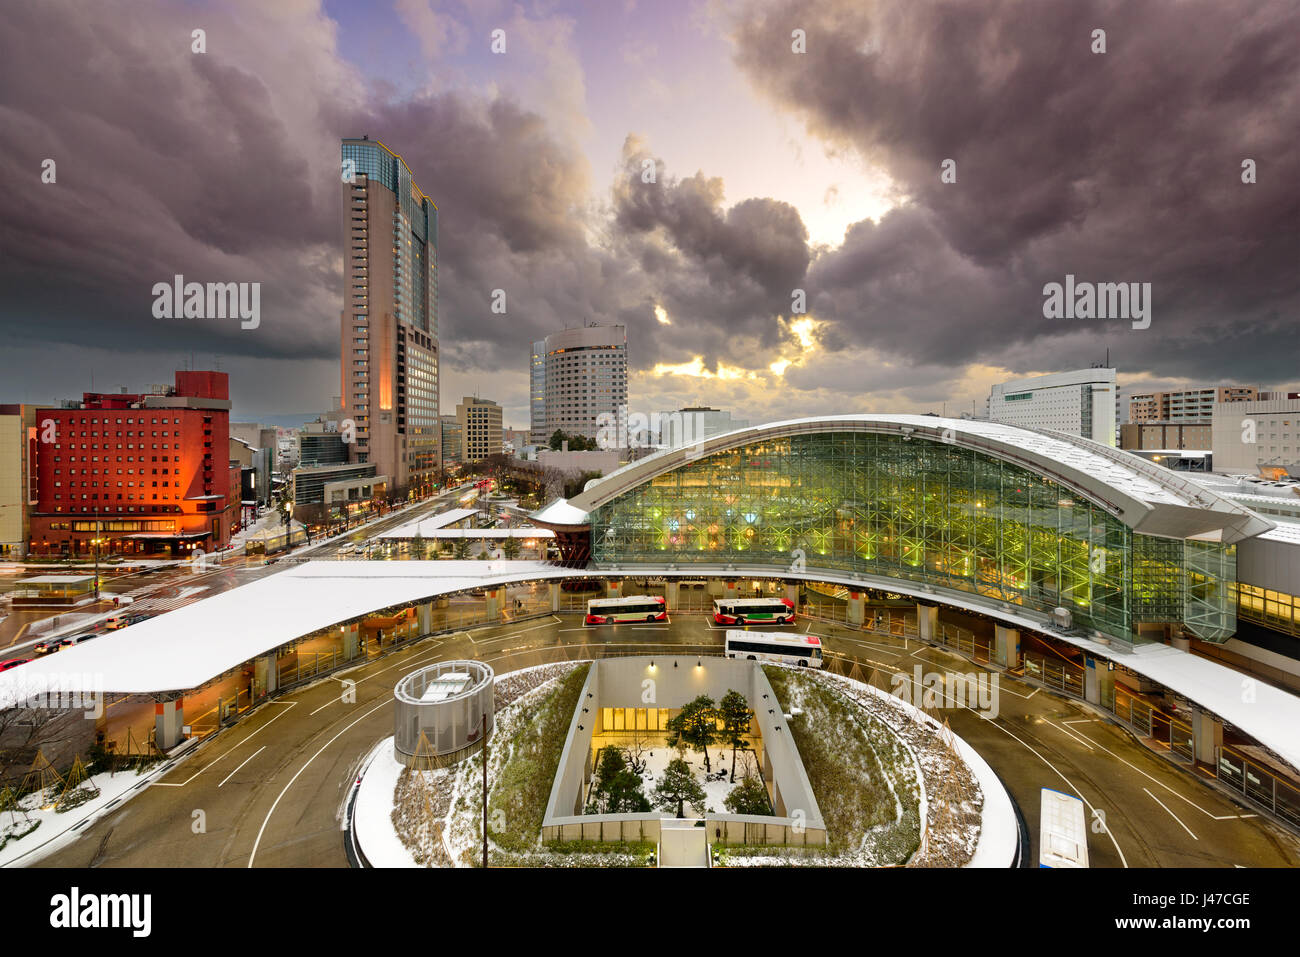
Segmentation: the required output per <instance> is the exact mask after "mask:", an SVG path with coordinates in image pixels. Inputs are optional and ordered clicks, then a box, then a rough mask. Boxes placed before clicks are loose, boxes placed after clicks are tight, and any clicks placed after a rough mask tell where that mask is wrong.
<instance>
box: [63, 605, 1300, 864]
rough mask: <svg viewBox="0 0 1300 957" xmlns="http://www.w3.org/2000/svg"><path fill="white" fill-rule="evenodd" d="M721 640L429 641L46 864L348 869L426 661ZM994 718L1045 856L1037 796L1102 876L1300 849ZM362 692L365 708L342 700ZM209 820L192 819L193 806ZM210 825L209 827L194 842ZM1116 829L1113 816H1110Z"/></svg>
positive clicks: (287, 706)
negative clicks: (405, 691)
mask: <svg viewBox="0 0 1300 957" xmlns="http://www.w3.org/2000/svg"><path fill="white" fill-rule="evenodd" d="M790 627H791V629H797V630H801V631H802V630H811V631H812V632H813V633H816V634H820V635H822V636H823V637H825V638H826V639H827V641H826V649H827V652H828V654H829V655H837V656H843V657H842V661H843V662H844V664H845V665H846V666H848V667H852V665H853V664H854V663H856V664H857V666H858V668H859V669H860V671H861V673H862V674H863V675H864V676H865V675H869V674H870V672H871V670H872V669H876V670H877V671H878V675H879V676H878V678H877V684H884V686H885V687H889V682H888V680H887V679H888V676H890V675H893V674H896V673H899V672H902V673H903V674H906V675H908V676H910V675H912V673H913V669H914V667H915V666H917V665H920V666H922V668H923V669H924V670H925V671H926V672H935V671H938V672H942V671H945V670H952V671H957V672H961V673H968V672H979V671H983V670H984V669H982V668H980V667H979V666H976V665H973V664H971V663H969V662H966V661H965V660H963V659H961V658H959V657H957V656H956V655H953V654H951V653H949V652H947V651H945V650H941V649H937V648H934V647H931V646H929V645H924V644H920V643H918V642H917V641H915V640H911V641H905V640H903V639H896V638H891V637H887V636H879V635H873V634H864V633H862V632H859V631H856V630H850V629H847V628H844V627H841V626H838V625H831V624H826V623H823V622H809V621H803V620H801V621H799V622H797V623H796V624H795V625H792V626H790ZM723 632H724V630H723V629H721V628H718V627H717V626H715V625H714V624H713V622H712V621H711V620H710V619H709V618H708V617H707V616H705V615H703V614H686V613H678V614H674V615H673V616H672V620H671V621H669V622H668V623H666V624H658V625H650V624H647V625H630V626H629V625H623V626H601V627H595V628H588V627H584V626H583V625H582V624H581V618H580V617H579V616H578V615H575V614H560V615H547V616H543V617H539V618H535V619H531V620H524V621H520V622H516V623H507V624H504V625H499V626H492V627H487V628H482V629H476V630H474V631H473V632H469V633H466V632H458V633H455V634H452V635H446V636H442V637H436V638H430V639H426V640H424V641H420V642H418V643H416V644H414V645H411V646H407V647H405V648H403V649H401V650H399V651H397V652H394V653H392V654H389V655H386V656H384V657H382V658H379V659H376V660H372V661H371V662H369V663H367V664H364V665H361V666H359V667H357V668H355V669H352V670H351V671H349V672H346V673H342V674H335V675H332V676H330V677H328V678H326V679H323V680H321V681H319V682H317V683H315V684H312V685H310V686H308V687H305V688H302V689H298V690H296V691H294V692H292V693H290V694H287V695H285V696H283V697H281V698H277V699H275V700H274V701H271V702H270V703H268V704H266V705H264V706H262V707H261V708H259V709H258V710H257V711H256V712H255V713H254V714H253V715H251V716H250V717H248V718H247V719H245V720H243V721H241V722H239V723H238V724H236V725H235V726H233V727H232V728H230V729H228V730H226V731H223V732H221V733H220V734H218V735H216V736H214V737H213V738H211V739H210V740H209V741H208V742H206V743H205V744H204V745H202V746H201V747H200V748H199V749H198V750H197V752H196V753H194V754H193V755H192V756H190V757H188V758H187V759H185V760H183V761H181V762H180V763H179V764H178V766H177V767H175V768H174V769H173V770H171V771H169V772H168V773H167V774H165V775H164V776H162V777H161V778H159V779H158V780H156V781H155V782H154V783H153V784H151V785H150V786H149V787H148V788H146V789H144V790H143V791H142V792H141V793H140V794H138V796H136V797H134V798H133V799H132V800H131V801H130V802H128V803H127V804H124V805H123V806H122V807H121V808H120V809H118V810H116V811H114V812H113V813H111V814H109V815H108V816H107V817H105V818H103V819H101V820H99V821H98V822H97V823H95V824H94V825H93V826H91V827H89V828H87V829H86V830H85V831H84V833H82V834H81V836H80V837H78V838H77V839H76V842H75V843H73V844H71V845H69V846H67V847H65V848H63V849H61V850H59V851H58V852H56V853H53V854H51V855H50V856H48V857H46V858H45V859H43V860H41V861H40V862H39V864H40V865H41V866H58V867H82V866H159V865H161V866H191V867H246V866H258V867H273V866H275V867H278V866H321V867H344V866H347V858H346V855H345V852H344V845H343V834H342V833H341V826H342V825H341V821H342V809H343V806H344V803H345V801H346V798H347V795H348V791H349V788H350V787H351V785H352V783H353V781H354V780H355V779H356V775H357V771H358V767H359V764H360V762H361V761H362V759H363V758H364V756H365V755H366V754H367V753H368V752H369V751H370V749H371V748H372V747H373V745H374V744H375V742H377V741H378V740H380V739H381V738H383V737H385V736H387V735H389V734H391V733H392V721H393V717H392V688H393V685H394V684H395V683H396V681H397V679H398V678H400V677H401V676H402V675H404V674H406V673H407V672H409V671H412V670H414V669H416V668H418V667H420V666H422V665H425V664H428V663H430V662H435V661H438V660H443V659H455V658H463V657H473V658H478V659H480V660H483V661H486V662H488V663H490V664H491V665H492V666H493V668H495V669H496V670H497V671H498V673H502V672H507V671H511V670H515V669H518V668H522V667H528V666H531V665H536V664H540V663H544V662H549V661H559V660H567V659H576V658H578V657H585V656H588V655H590V654H592V653H593V650H594V649H599V650H600V652H601V653H603V654H609V653H611V652H613V651H614V650H615V649H617V650H619V651H626V652H627V653H629V654H654V653H665V652H668V651H673V652H676V653H683V652H684V653H686V654H691V653H700V654H718V653H720V650H721V643H722V637H723ZM999 678H1000V710H999V713H998V715H997V716H996V718H986V717H984V716H981V715H979V714H976V713H975V712H972V711H969V710H965V709H953V710H949V711H945V712H943V716H944V717H947V718H948V720H949V722H950V724H951V726H952V728H953V729H954V730H955V731H956V732H957V733H958V734H960V735H962V736H963V737H964V738H965V739H966V740H967V741H969V742H970V743H971V744H972V745H973V746H974V747H975V748H977V749H978V750H979V752H980V753H981V754H982V755H983V756H984V758H985V759H986V760H987V761H988V762H989V764H990V765H992V767H993V768H994V769H995V770H996V771H997V772H998V774H999V775H1000V776H1001V777H1002V779H1003V781H1004V782H1005V783H1006V785H1007V787H1008V789H1009V790H1010V792H1011V794H1012V796H1013V797H1014V798H1015V800H1016V801H1017V802H1018V804H1019V806H1020V808H1021V810H1022V812H1023V814H1024V816H1025V819H1026V822H1027V824H1028V828H1029V832H1030V834H1031V836H1032V839H1033V841H1034V843H1035V847H1034V848H1033V851H1034V855H1035V859H1036V855H1037V847H1036V843H1037V835H1038V819H1037V816H1038V797H1039V789H1040V788H1043V787H1051V788H1056V789H1060V790H1063V791H1067V792H1071V793H1077V794H1079V795H1080V796H1081V797H1082V798H1083V800H1084V801H1085V802H1086V804H1087V807H1088V809H1089V814H1090V815H1091V819H1092V821H1093V822H1094V823H1093V826H1092V833H1090V835H1089V853H1090V855H1091V859H1092V865H1093V866H1094V867H1125V866H1127V867H1170V866H1183V867H1231V866H1242V867H1283V866H1295V865H1296V864H1297V863H1300V842H1297V840H1296V839H1295V837H1294V836H1292V835H1291V834H1290V833H1289V832H1286V831H1284V830H1283V829H1282V828H1280V827H1279V826H1277V825H1275V824H1273V823H1272V822H1270V821H1268V820H1266V819H1265V818H1263V817H1261V816H1258V815H1257V814H1256V813H1254V812H1253V811H1252V810H1250V809H1248V808H1246V807H1245V806H1243V805H1241V804H1239V803H1237V802H1235V801H1233V800H1231V799H1230V798H1229V797H1227V796H1226V795H1225V794H1224V793H1223V792H1221V791H1219V790H1216V789H1215V788H1214V787H1212V786H1210V785H1209V784H1207V783H1204V782H1202V781H1200V780H1198V779H1195V778H1193V777H1192V775H1191V774H1189V773H1188V772H1186V771H1183V770H1180V769H1178V768H1176V767H1174V766H1173V765H1172V764H1171V763H1170V762H1169V761H1167V760H1166V759H1164V758H1163V757H1161V756H1159V755H1157V754H1155V753H1153V752H1152V751H1150V750H1149V749H1148V748H1146V747H1145V746H1143V745H1142V744H1141V743H1140V742H1138V741H1137V740H1136V739H1135V738H1134V737H1133V736H1132V735H1130V734H1129V733H1128V732H1127V731H1126V730H1124V729H1123V728H1121V727H1119V726H1118V725H1116V724H1114V723H1113V722H1111V721H1108V720H1107V719H1106V718H1104V717H1103V716H1102V715H1101V714H1100V713H1099V712H1096V711H1094V710H1092V709H1090V708H1088V707H1086V706H1084V705H1082V704H1081V703H1079V702H1077V701H1074V700H1067V699H1064V698H1061V697H1059V696H1057V695H1055V694H1053V693H1052V692H1050V691H1048V690H1046V689H1043V688H1040V687H1038V686H1037V685H1034V684H1033V683H1030V682H1025V681H1022V680H1019V679H1016V678H1008V677H1006V676H1005V675H999ZM345 681H350V682H355V703H351V704H347V703H344V701H343V700H342V698H343V695H342V691H343V689H344V687H345V686H344V684H343V683H344V682H345ZM200 811H201V812H202V815H198V812H200ZM199 817H201V818H202V820H203V822H204V828H205V830H204V831H203V832H202V833H196V832H195V821H196V820H197V819H198V818H199ZM1103 820H1104V824H1103V823H1102V821H1103Z"/></svg>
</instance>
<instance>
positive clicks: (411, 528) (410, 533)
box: [375, 508, 479, 538]
mask: <svg viewBox="0 0 1300 957" xmlns="http://www.w3.org/2000/svg"><path fill="white" fill-rule="evenodd" d="M478 512H479V510H478V509H476V508H451V509H448V510H447V511H445V512H439V513H438V514H437V515H428V516H425V517H424V518H417V519H416V520H415V521H413V522H407V523H405V524H404V525H398V526H397V527H396V528H392V529H389V530H388V531H386V532H381V533H380V534H378V535H376V536H375V538H415V536H416V535H420V536H425V535H427V534H428V533H429V532H431V531H433V530H434V529H438V528H446V527H447V526H448V525H455V524H456V523H457V522H463V521H465V519H467V518H473V517H474V516H475V515H477V514H478Z"/></svg>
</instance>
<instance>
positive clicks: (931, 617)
mask: <svg viewBox="0 0 1300 957" xmlns="http://www.w3.org/2000/svg"><path fill="white" fill-rule="evenodd" d="M916 627H917V631H918V633H919V635H920V637H921V640H922V641H937V640H938V636H939V606H938V605H923V604H921V603H920V602H919V601H918V602H917V603H916Z"/></svg>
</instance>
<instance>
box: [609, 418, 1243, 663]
mask: <svg viewBox="0 0 1300 957" xmlns="http://www.w3.org/2000/svg"><path fill="white" fill-rule="evenodd" d="M591 540H592V557H593V559H594V561H595V562H596V563H597V564H604V563H613V562H619V563H631V564H636V563H647V564H656V565H662V564H666V563H669V562H674V563H677V564H679V565H682V564H689V563H691V562H700V563H709V564H719V563H734V564H735V565H737V567H740V566H742V565H765V566H777V567H780V568H787V569H788V568H791V567H792V566H793V567H798V563H799V560H800V559H801V558H802V559H803V564H806V566H807V567H809V568H826V569H835V570H841V571H848V572H854V571H859V572H862V573H864V574H871V575H883V576H888V577H893V578H900V579H905V580H910V581H916V582H925V583H928V584H933V585H938V586H943V587H948V588H954V589H959V590H962V591H967V592H972V593H975V594H979V595H983V596H986V597H988V598H991V599H995V600H998V601H1008V602H1013V603H1016V604H1021V605H1025V606H1028V607H1031V608H1035V609H1038V610H1040V611H1047V612H1050V611H1051V610H1052V609H1053V608H1056V607H1057V606H1064V607H1067V608H1070V609H1071V610H1072V612H1073V614H1074V619H1075V621H1076V622H1077V623H1078V624H1079V625H1081V626H1083V627H1090V628H1095V629H1097V630H1098V631H1101V632H1103V633H1105V634H1108V635H1113V636H1115V637H1118V638H1121V639H1123V640H1125V641H1133V640H1134V639H1135V635H1134V631H1135V625H1136V624H1137V623H1138V622H1142V621H1175V622H1185V623H1186V624H1187V625H1188V627H1189V628H1190V629H1191V630H1193V632H1194V633H1196V634H1198V635H1200V636H1201V637H1204V638H1207V639H1209V640H1223V639H1226V637H1228V636H1230V635H1231V634H1232V631H1233V630H1235V615H1234V606H1233V596H1231V595H1229V593H1228V589H1227V587H1226V585H1225V583H1226V582H1231V581H1232V580H1233V577H1234V573H1235V552H1234V550H1233V549H1232V548H1231V547H1225V546H1222V545H1218V544H1216V543H1204V542H1183V541H1180V540H1176V539H1154V538H1151V537H1149V536H1143V535H1136V534H1134V533H1133V532H1132V530H1131V529H1129V528H1128V527H1127V526H1125V525H1124V524H1123V523H1122V522H1120V521H1118V520H1117V519H1115V518H1113V517H1112V516H1111V515H1109V514H1108V513H1107V512H1106V511H1105V510H1104V509H1102V508H1101V507H1100V506H1098V505H1094V504H1092V503H1090V502H1088V501H1087V500H1086V499H1083V498H1081V497H1079V496H1077V495H1075V494H1073V493H1071V492H1069V491H1067V490H1066V489H1064V488H1063V487H1062V486H1060V485H1059V484H1057V483H1056V482H1053V481H1051V480H1050V479H1047V478H1044V477H1043V476H1041V475H1038V474H1036V473H1034V472H1031V471H1028V470H1026V469H1024V468H1021V467H1019V466H1015V465H1011V464H1008V463H1004V462H1001V461H999V460H997V459H993V458H991V457H988V456H985V455H983V454H981V453H977V452H975V451H973V450H970V449H965V448H961V447H959V446H957V445H950V444H946V443H938V442H931V441H926V440H916V439H913V440H905V439H903V438H901V437H898V436H887V435H874V434H871V433H865V432H828V433H819V434H811V435H801V436H793V437H786V438H775V439H769V440H765V441H760V442H756V443H754V444H752V445H747V446H743V447H741V448H737V449H733V450H730V451H726V452H719V453H716V454H714V455H710V456H707V457H704V458H701V459H698V460H695V461H692V462H687V463H684V464H683V465H682V466H680V467H679V468H677V469H675V470H673V471H671V472H667V473H665V474H663V475H659V476H657V477H655V478H653V479H651V480H649V481H648V482H647V483H646V484H644V485H642V486H639V487H638V488H635V489H632V490H631V491H629V492H627V493H625V494H623V495H621V496H619V497H618V498H616V499H614V500H613V501H611V502H608V503H606V504H605V505H602V506H600V507H598V508H597V509H596V510H595V511H594V512H593V513H592V515H591Z"/></svg>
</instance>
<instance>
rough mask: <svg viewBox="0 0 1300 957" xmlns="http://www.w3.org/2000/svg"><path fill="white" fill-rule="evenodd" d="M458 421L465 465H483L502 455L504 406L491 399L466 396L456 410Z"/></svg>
mask: <svg viewBox="0 0 1300 957" xmlns="http://www.w3.org/2000/svg"><path fill="white" fill-rule="evenodd" d="M456 420H457V422H459V424H460V433H461V453H460V454H461V461H463V462H479V461H482V460H483V459H484V458H486V457H487V456H489V455H500V454H501V450H502V444H501V406H499V405H497V404H496V403H495V402H493V401H492V400H491V399H480V398H478V397H477V396H466V397H465V398H463V399H461V400H460V405H458V406H456Z"/></svg>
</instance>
